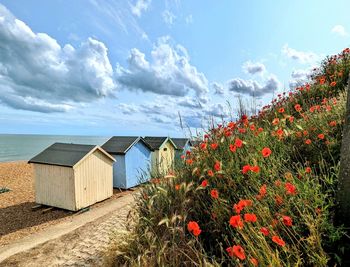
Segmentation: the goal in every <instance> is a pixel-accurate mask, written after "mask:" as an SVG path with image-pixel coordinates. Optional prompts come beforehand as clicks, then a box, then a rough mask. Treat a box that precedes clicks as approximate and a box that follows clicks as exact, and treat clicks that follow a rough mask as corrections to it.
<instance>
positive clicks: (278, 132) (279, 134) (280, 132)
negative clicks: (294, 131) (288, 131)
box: [276, 129, 283, 137]
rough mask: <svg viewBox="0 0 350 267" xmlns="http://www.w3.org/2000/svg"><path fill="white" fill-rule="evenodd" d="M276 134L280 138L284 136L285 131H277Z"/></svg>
mask: <svg viewBox="0 0 350 267" xmlns="http://www.w3.org/2000/svg"><path fill="white" fill-rule="evenodd" d="M276 134H277V135H278V136H279V137H281V136H282V135H283V130H282V129H278V130H277V131H276Z"/></svg>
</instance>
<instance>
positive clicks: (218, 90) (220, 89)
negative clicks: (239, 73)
mask: <svg viewBox="0 0 350 267" xmlns="http://www.w3.org/2000/svg"><path fill="white" fill-rule="evenodd" d="M211 86H212V87H213V89H214V94H216V95H224V94H225V88H224V86H223V85H222V84H221V83H218V82H213V83H212V84H211Z"/></svg>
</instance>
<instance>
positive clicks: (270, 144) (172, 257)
mask: <svg viewBox="0 0 350 267" xmlns="http://www.w3.org/2000/svg"><path fill="white" fill-rule="evenodd" d="M349 60H350V56H349V51H348V50H344V51H343V52H342V53H341V54H340V55H338V56H336V57H329V58H326V59H325V60H324V61H323V62H322V64H321V66H320V68H319V69H317V70H315V71H314V73H313V75H312V78H311V80H310V81H309V84H306V85H304V86H302V87H300V88H297V89H296V90H294V91H292V92H291V93H290V94H286V95H281V96H279V97H278V98H277V99H276V100H274V101H273V102H272V103H271V104H270V105H269V106H266V107H264V108H263V109H262V111H261V112H260V113H259V115H258V116H252V117H245V116H244V117H242V118H241V119H239V120H237V121H236V122H227V123H222V125H217V126H215V127H213V128H211V129H208V130H207V131H206V135H205V138H204V140H203V142H202V144H201V145H199V146H198V147H196V148H195V149H193V151H192V152H191V153H189V154H188V155H187V156H186V158H185V159H184V160H183V161H182V163H181V164H180V165H178V166H177V167H176V169H175V178H174V179H163V180H161V181H160V182H159V181H158V180H157V183H150V184H148V185H146V186H144V187H143V188H142V189H141V191H140V195H139V197H138V198H137V209H136V213H135V216H134V221H133V225H134V227H133V229H132V231H131V233H130V235H128V236H126V240H127V242H124V243H121V244H120V245H118V246H117V247H116V248H115V252H116V254H117V256H115V265H117V266H119V265H129V266H134V265H138V266H180V265H181V266H202V265H212V266H222V265H224V266H225V265H226V266H227V265H235V264H242V266H254V264H256V263H258V264H259V266H329V265H334V264H339V263H340V261H341V258H342V253H344V251H345V250H346V243H349V242H348V240H347V241H346V242H344V230H343V228H342V227H340V226H335V223H334V215H335V208H336V206H335V205H336V203H335V192H336V189H337V182H338V174H339V159H340V144H341V134H342V129H343V123H344V113H345V103H346V94H345V90H344V89H345V86H346V84H347V77H348V76H349V68H350V62H349ZM240 141H242V144H240V143H241V142H240ZM265 148H268V149H270V150H271V154H270V155H266V157H264V155H263V153H262V152H263V151H265V150H266V149H265ZM205 184H206V186H203V185H205ZM244 200H248V201H244ZM242 203H245V204H247V203H248V204H249V205H241V204H242ZM238 207H240V208H241V210H240V211H239V210H238ZM247 214H248V215H247ZM249 216H250V217H254V216H255V217H256V220H253V222H249V221H247V219H249V218H248V217H249ZM235 218H236V219H237V218H239V219H240V223H238V226H240V227H237V221H235V220H234V219H235ZM253 219H254V218H253ZM189 222H196V223H197V224H198V227H199V228H200V230H201V231H200V233H199V231H197V232H196V231H193V228H190V227H189V226H193V225H194V224H193V223H191V224H189ZM262 228H263V230H264V231H263V232H264V233H265V234H266V235H264V234H263V233H262ZM197 230H198V229H197ZM267 230H268V231H267ZM267 232H268V233H267ZM198 233H199V234H198ZM237 249H239V250H237Z"/></svg>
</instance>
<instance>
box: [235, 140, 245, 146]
mask: <svg viewBox="0 0 350 267" xmlns="http://www.w3.org/2000/svg"><path fill="white" fill-rule="evenodd" d="M242 145H243V141H242V140H241V139H239V138H236V140H235V146H236V147H238V148H240V147H242Z"/></svg>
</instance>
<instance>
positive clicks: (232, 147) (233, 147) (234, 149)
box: [230, 144, 237, 152]
mask: <svg viewBox="0 0 350 267" xmlns="http://www.w3.org/2000/svg"><path fill="white" fill-rule="evenodd" d="M236 149H237V147H236V146H235V145H232V144H231V145H230V150H231V152H236Z"/></svg>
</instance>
